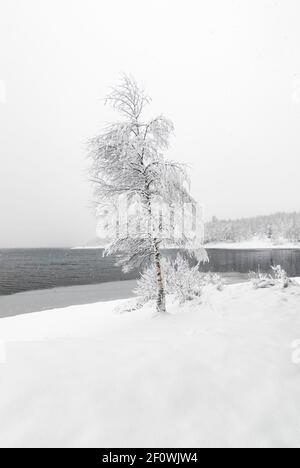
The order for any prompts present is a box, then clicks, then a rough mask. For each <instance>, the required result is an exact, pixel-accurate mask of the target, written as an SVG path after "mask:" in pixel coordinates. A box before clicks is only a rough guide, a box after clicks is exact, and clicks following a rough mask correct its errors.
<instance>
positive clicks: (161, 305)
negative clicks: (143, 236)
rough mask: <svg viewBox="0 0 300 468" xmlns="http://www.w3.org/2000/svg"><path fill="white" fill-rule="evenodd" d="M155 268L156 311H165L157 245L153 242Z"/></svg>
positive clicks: (164, 295) (163, 288)
mask: <svg viewBox="0 0 300 468" xmlns="http://www.w3.org/2000/svg"><path fill="white" fill-rule="evenodd" d="M155 270H156V278H157V302H156V310H157V312H159V313H161V312H166V293H165V286H164V281H163V276H162V269H161V258H160V251H159V247H158V245H157V244H156V243H155Z"/></svg>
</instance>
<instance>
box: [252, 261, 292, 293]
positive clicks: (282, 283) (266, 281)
mask: <svg viewBox="0 0 300 468" xmlns="http://www.w3.org/2000/svg"><path fill="white" fill-rule="evenodd" d="M249 278H250V281H251V283H252V285H253V287H254V288H255V289H264V288H272V287H274V286H279V287H281V288H283V289H284V288H288V287H289V286H290V284H293V282H292V280H291V279H290V278H289V277H288V275H287V273H286V271H285V270H284V269H283V268H282V267H281V266H280V265H277V266H276V267H272V273H271V274H265V273H261V272H258V273H255V272H251V273H250V274H249Z"/></svg>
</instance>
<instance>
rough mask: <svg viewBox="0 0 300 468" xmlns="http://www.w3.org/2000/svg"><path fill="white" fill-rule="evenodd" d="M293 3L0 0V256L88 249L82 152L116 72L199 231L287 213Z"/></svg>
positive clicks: (299, 93)
mask: <svg viewBox="0 0 300 468" xmlns="http://www.w3.org/2000/svg"><path fill="white" fill-rule="evenodd" d="M299 24H300V2H299V0H277V1H276V0H195V1H193V0H185V1H176V0H151V1H150V2H149V1H145V0H126V1H124V0H106V1H103V0H51V1H50V0H42V1H41V0H26V1H24V0H1V4H0V47H1V52H0V128H1V131H0V157H1V165H0V247H29V246H33V247H40V246H69V245H70V246H71V245H76V244H82V243H85V242H86V241H88V240H90V239H91V238H93V237H95V221H94V219H93V215H92V212H91V210H90V208H89V205H90V201H91V198H92V194H91V189H90V186H89V183H88V182H87V177H86V174H85V170H86V168H87V164H88V163H87V160H86V159H85V149H84V143H85V141H86V139H87V138H89V137H90V136H93V135H94V134H95V133H96V132H97V130H99V129H101V127H102V126H103V125H104V123H105V122H106V121H108V120H110V119H111V118H112V116H113V114H112V112H111V111H110V110H109V109H108V108H107V107H104V106H103V102H102V101H101V100H100V98H102V97H104V96H105V95H106V94H107V90H108V88H109V86H110V85H113V84H115V83H116V81H117V80H118V77H119V73H120V72H121V71H124V72H128V73H131V74H132V75H134V76H135V77H136V79H137V80H138V81H140V82H141V83H142V84H143V85H144V86H145V87H146V89H147V91H148V93H149V94H150V95H151V96H152V98H153V103H152V111H153V115H155V114H156V113H161V112H163V113H164V114H165V115H166V116H167V117H169V118H171V119H172V120H173V121H174V124H175V127H176V135H175V137H174V139H173V141H172V146H171V149H170V151H169V154H168V156H169V157H171V158H174V159H179V160H183V161H186V162H189V163H192V164H193V170H192V183H193V192H194V195H196V197H197V199H198V201H200V202H201V203H203V204H204V206H205V210H206V215H207V217H210V216H212V215H216V216H218V217H242V216H252V215H256V214H267V213H271V212H274V211H278V210H287V211H291V210H298V209H299V207H300V203H299V201H300V196H299V169H300V163H299V155H300V27H299Z"/></svg>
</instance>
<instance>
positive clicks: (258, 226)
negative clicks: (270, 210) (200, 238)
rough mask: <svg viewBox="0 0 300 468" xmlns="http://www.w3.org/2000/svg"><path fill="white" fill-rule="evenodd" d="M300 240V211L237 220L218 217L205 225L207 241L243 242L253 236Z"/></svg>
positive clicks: (280, 239) (274, 239)
mask: <svg viewBox="0 0 300 468" xmlns="http://www.w3.org/2000/svg"><path fill="white" fill-rule="evenodd" d="M255 237H256V238H261V239H266V238H268V239H270V240H272V241H273V242H274V243H276V242H281V241H289V242H300V212H299V213H276V214H273V215H270V216H257V217H255V218H244V219H237V220H219V219H217V218H216V217H214V218H213V219H212V221H211V222H209V223H206V226H205V242H242V241H248V240H251V239H253V238H255Z"/></svg>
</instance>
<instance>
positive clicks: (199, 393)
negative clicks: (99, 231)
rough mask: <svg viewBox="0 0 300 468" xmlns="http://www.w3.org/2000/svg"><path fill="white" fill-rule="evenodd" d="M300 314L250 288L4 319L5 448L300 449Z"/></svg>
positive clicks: (288, 295)
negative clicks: (193, 298)
mask: <svg viewBox="0 0 300 468" xmlns="http://www.w3.org/2000/svg"><path fill="white" fill-rule="evenodd" d="M125 302H126V301H125ZM299 305H300V288H299V287H297V286H293V287H291V288H289V289H287V290H279V289H275V288H274V289H266V290H253V289H252V287H251V286H250V284H249V283H246V284H240V285H231V286H226V287H225V288H224V290H223V291H222V292H214V293H213V294H212V293H210V294H205V295H204V296H203V298H202V300H201V303H189V304H188V305H185V306H181V307H180V306H175V305H172V304H169V312H170V313H169V314H168V315H165V316H155V315H153V310H152V309H151V308H150V307H145V308H144V309H142V310H139V311H136V312H130V313H121V312H120V311H121V310H122V307H124V301H114V302H106V303H98V304H92V305H85V306H83V305H80V306H72V307H68V308H65V309H59V310H52V311H44V312H39V313H33V314H29V315H23V316H18V317H13V318H6V319H1V320H0V340H3V343H2V345H1V344H0V382H1V385H0V420H1V425H0V445H1V446H5V447H7V446H12V447H19V446H22V447H23V446H26V447H29V446H34V447H37V446H41V447H46V446H51V447H53V446H63V447H74V446H75V447H82V446H84V447H86V446H96V447H138V446H142V447H298V446H300V393H299V388H300V352H299V351H300V342H298V341H296V340H300V307H299Z"/></svg>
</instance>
